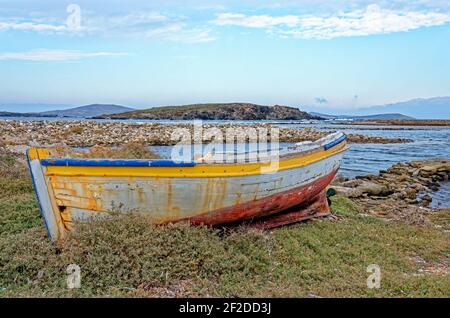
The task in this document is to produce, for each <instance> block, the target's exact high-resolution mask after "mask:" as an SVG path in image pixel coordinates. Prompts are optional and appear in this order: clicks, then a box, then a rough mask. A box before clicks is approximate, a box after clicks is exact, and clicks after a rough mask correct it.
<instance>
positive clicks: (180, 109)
mask: <svg viewBox="0 0 450 318" xmlns="http://www.w3.org/2000/svg"><path fill="white" fill-rule="evenodd" d="M97 118H110V119H169V120H192V119H203V120H301V119H320V118H319V117H317V116H313V115H310V114H308V113H306V112H303V111H300V110H299V109H298V108H294V107H287V106H280V105H275V106H262V105H256V104H250V103H215V104H192V105H184V106H165V107H155V108H150V109H145V110H136V111H131V112H125V113H119V114H113V115H103V116H98V117H97Z"/></svg>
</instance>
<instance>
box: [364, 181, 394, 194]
mask: <svg viewBox="0 0 450 318" xmlns="http://www.w3.org/2000/svg"><path fill="white" fill-rule="evenodd" d="M357 189H358V190H360V191H362V192H363V193H367V194H368V195H369V196H386V195H388V193H389V189H388V188H387V187H386V186H383V185H380V184H378V183H375V182H371V181H363V182H362V183H361V184H360V185H359V186H358V187H357Z"/></svg>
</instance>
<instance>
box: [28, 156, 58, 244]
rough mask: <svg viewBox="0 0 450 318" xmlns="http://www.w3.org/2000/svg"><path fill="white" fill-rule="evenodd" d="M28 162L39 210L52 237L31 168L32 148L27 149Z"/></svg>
mask: <svg viewBox="0 0 450 318" xmlns="http://www.w3.org/2000/svg"><path fill="white" fill-rule="evenodd" d="M27 163H28V169H29V170H30V175H31V181H32V183H33V189H34V193H35V194H36V199H37V201H38V205H39V211H40V212H41V216H42V218H43V219H44V224H45V229H46V230H47V233H48V236H50V238H52V233H51V232H50V228H49V227H48V224H47V219H46V218H45V215H44V209H43V208H42V203H41V199H40V198H39V193H38V189H37V186H36V181H35V179H34V174H33V169H32V168H31V160H30V149H27Z"/></svg>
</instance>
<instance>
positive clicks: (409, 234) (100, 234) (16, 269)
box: [0, 159, 450, 297]
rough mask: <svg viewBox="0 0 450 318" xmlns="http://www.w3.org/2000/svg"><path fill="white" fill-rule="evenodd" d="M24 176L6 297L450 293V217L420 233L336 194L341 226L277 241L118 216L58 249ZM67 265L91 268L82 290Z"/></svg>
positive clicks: (2, 239)
mask: <svg viewBox="0 0 450 318" xmlns="http://www.w3.org/2000/svg"><path fill="white" fill-rule="evenodd" d="M8 160H9V159H8ZM11 166H14V167H15V166H16V163H14V164H13V165H9V166H7V167H11ZM19 166H20V165H18V167H19ZM22 169H23V170H22ZM24 171H26V168H25V167H22V168H21V169H19V171H16V172H13V171H12V174H13V175H15V176H19V175H23V176H24V177H23V178H22V179H20V178H19V179H12V178H7V180H8V182H3V183H1V184H0V187H1V188H0V193H5V191H6V192H8V191H9V190H8V188H14V189H16V190H15V191H16V192H15V193H11V192H9V193H10V194H9V195H3V194H2V195H1V196H0V200H1V201H0V216H1V217H0V231H1V234H0V297H28V296H39V297H199V296H203V297H209V296H224V297H308V296H310V295H316V296H329V297H380V296H384V297H419V296H421V297H448V295H450V280H449V276H448V256H449V248H448V241H449V239H450V237H449V233H448V231H445V230H444V228H445V225H447V226H448V217H446V216H445V215H446V214H442V216H439V217H438V216H437V222H439V224H440V225H442V226H443V227H442V228H436V227H416V226H411V225H406V224H401V223H390V222H386V221H383V220H380V219H377V218H375V217H373V216H365V215H364V214H363V213H362V212H363V211H360V209H358V208H357V207H356V206H355V205H354V204H353V203H352V202H351V201H349V200H348V199H345V198H340V197H335V198H333V211H334V212H335V214H336V215H337V217H338V218H337V220H333V219H321V220H316V221H313V222H308V223H301V224H296V225H293V226H289V227H284V228H280V229H276V230H273V231H270V232H269V231H258V230H254V229H251V228H247V227H241V228H234V229H228V230H218V229H211V228H208V227H191V226H189V225H188V224H177V225H169V226H155V225H152V224H151V222H150V220H149V219H148V218H145V217H142V216H136V215H115V216H113V218H112V219H110V220H105V219H104V220H97V221H95V222H91V223H85V224H80V225H79V226H78V228H77V231H76V232H74V233H73V234H72V235H71V236H69V237H68V238H67V239H66V240H64V241H62V242H60V243H52V242H51V241H50V240H49V239H48V237H47V235H46V233H45V229H44V225H43V224H42V221H41V219H40V217H39V209H38V207H37V204H36V202H35V199H34V198H33V194H32V191H31V188H30V187H24V188H22V187H21V186H17V185H16V183H18V184H29V183H30V182H29V179H28V177H25V174H23V173H24ZM2 180H4V178H2ZM17 189H21V190H17ZM447 216H448V214H447ZM418 260H420V262H419V261H418ZM69 264H78V265H79V266H80V268H81V275H82V281H81V285H82V287H81V289H77V290H69V289H67V287H66V278H67V273H66V269H67V266H68V265H69ZM369 264H378V265H380V267H381V271H382V283H381V286H382V288H381V289H379V290H372V289H368V288H367V287H366V279H367V276H368V273H366V268H367V266H368V265H369Z"/></svg>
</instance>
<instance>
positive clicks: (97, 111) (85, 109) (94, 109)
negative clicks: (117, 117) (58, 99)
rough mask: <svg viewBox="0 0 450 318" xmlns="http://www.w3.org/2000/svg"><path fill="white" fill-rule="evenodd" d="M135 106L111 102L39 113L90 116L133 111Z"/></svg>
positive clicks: (62, 115)
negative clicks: (112, 103)
mask: <svg viewBox="0 0 450 318" xmlns="http://www.w3.org/2000/svg"><path fill="white" fill-rule="evenodd" d="M133 110H134V109H133V108H130V107H125V106H119V105H111V104H91V105H86V106H80V107H75V108H70V109H65V110H52V111H47V112H41V113H38V114H39V115H40V116H46V117H48V116H50V117H52V116H56V117H83V118H90V117H96V116H101V115H108V114H117V113H123V112H129V111H133Z"/></svg>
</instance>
